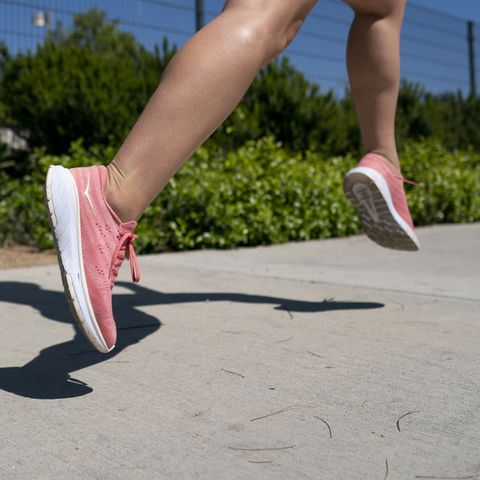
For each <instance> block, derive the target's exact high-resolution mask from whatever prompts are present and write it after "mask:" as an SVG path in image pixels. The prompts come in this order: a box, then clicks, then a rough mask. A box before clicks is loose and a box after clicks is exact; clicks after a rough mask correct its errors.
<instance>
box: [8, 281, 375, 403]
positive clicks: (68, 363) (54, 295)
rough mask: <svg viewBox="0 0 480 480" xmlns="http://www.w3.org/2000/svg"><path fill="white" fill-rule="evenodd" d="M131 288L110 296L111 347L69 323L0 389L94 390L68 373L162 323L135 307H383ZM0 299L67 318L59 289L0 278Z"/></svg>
mask: <svg viewBox="0 0 480 480" xmlns="http://www.w3.org/2000/svg"><path fill="white" fill-rule="evenodd" d="M117 285H121V286H122V287H125V288H127V289H129V290H130V292H132V293H128V294H117V295H114V300H113V301H114V310H115V319H116V321H117V329H118V331H119V335H118V341H117V345H116V347H115V349H114V350H113V352H111V353H109V354H107V355H105V354H102V353H98V352H97V351H95V350H94V349H93V347H91V346H90V345H89V344H88V343H87V342H86V341H85V339H84V338H83V335H82V334H81V333H80V331H79V329H78V328H77V327H76V325H75V324H74V329H75V335H74V338H73V339H72V340H70V341H67V342H63V343H59V344H57V345H52V346H51V347H47V348H45V349H43V350H41V351H40V352H39V354H38V355H37V356H36V357H35V358H33V359H32V360H31V361H30V362H28V363H26V364H25V365H23V366H21V367H3V368H0V389H3V390H5V391H7V392H10V393H13V394H16V395H19V396H22V397H28V398H35V399H57V398H71V397H78V396H82V395H86V394H88V393H90V392H92V391H93V389H92V388H91V387H90V386H89V385H87V384H86V383H84V382H82V381H81V380H78V379H76V378H74V377H72V376H71V374H72V373H73V372H75V371H77V370H81V369H83V368H86V367H89V366H92V365H95V364H97V363H100V362H104V361H106V360H111V359H112V358H113V357H115V356H116V355H118V354H120V353H121V352H122V351H123V350H124V349H125V348H127V347H129V346H131V345H134V344H136V343H138V342H140V341H141V340H143V339H144V338H145V337H147V336H148V335H151V334H152V333H154V332H155V331H156V330H158V329H159V328H160V327H161V322H160V320H159V319H157V318H155V317H153V316H152V315H148V314H146V313H144V312H142V311H141V310H139V309H137V308H136V307H145V306H149V305H168V304H177V303H192V302H205V301H210V302H221V301H230V302H238V303H255V304H270V305H275V307H274V308H275V309H277V310H285V311H288V312H312V313H313V312H327V311H332V310H360V309H375V308H382V307H383V306H384V305H383V304H382V303H375V302H340V301H333V300H323V301H321V302H308V301H301V300H292V299H286V298H278V297H270V296H262V295H247V294H241V293H207V292H205V293H203V292H198V293H163V292H158V291H156V290H151V289H149V288H146V287H142V286H140V285H137V284H131V283H126V282H118V283H117ZM0 302H8V303H16V304H20V305H29V306H32V307H33V308H35V309H36V310H37V311H38V312H39V313H40V315H41V316H42V317H44V318H47V319H49V320H53V321H56V322H62V323H69V324H71V323H72V317H71V314H70V311H69V309H68V307H67V304H66V302H65V298H64V295H63V292H56V291H52V290H43V289H42V288H41V287H39V286H38V285H36V284H33V283H22V282H0Z"/></svg>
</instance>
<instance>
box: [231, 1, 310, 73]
mask: <svg viewBox="0 0 480 480" xmlns="http://www.w3.org/2000/svg"><path fill="white" fill-rule="evenodd" d="M257 1H258V0H255V2H257ZM289 1H290V0H289ZM309 1H310V3H312V4H314V3H316V1H317V0H309ZM232 3H233V2H232ZM267 5H268V7H266V6H265V3H264V2H258V3H257V4H256V6H255V7H250V8H247V9H243V10H241V9H239V10H238V11H237V12H236V14H237V16H236V21H235V25H236V33H237V39H238V41H240V42H241V43H242V44H243V45H244V46H245V48H252V49H255V50H256V51H258V52H259V53H261V55H262V58H263V63H264V64H265V63H268V62H269V61H271V60H273V59H274V58H275V57H276V56H278V55H279V54H280V53H281V52H282V51H283V50H284V49H285V48H286V47H287V46H288V45H289V44H290V43H291V42H292V40H293V39H294V38H295V36H296V35H297V33H298V31H299V30H300V28H301V26H302V24H303V21H304V18H305V16H306V14H305V15H302V14H297V15H285V16H282V15H279V9H278V8H274V7H271V6H270V5H271V3H268V4H267ZM257 6H258V7H257ZM289 13H291V12H289Z"/></svg>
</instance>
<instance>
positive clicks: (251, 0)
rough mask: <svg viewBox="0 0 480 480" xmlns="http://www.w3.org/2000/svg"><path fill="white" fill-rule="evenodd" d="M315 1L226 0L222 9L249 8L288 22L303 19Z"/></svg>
mask: <svg viewBox="0 0 480 480" xmlns="http://www.w3.org/2000/svg"><path fill="white" fill-rule="evenodd" d="M317 2H318V0H227V1H226V2H225V6H224V7H223V9H224V10H227V9H230V8H240V9H245V10H250V11H254V12H258V13H259V14H265V15H267V16H268V17H270V18H272V19H278V21H283V22H285V23H287V24H288V23H293V22H296V21H298V20H301V21H303V20H304V19H305V18H306V16H307V15H308V14H309V12H310V10H311V9H312V8H313V7H314V6H315V4H316V3H317Z"/></svg>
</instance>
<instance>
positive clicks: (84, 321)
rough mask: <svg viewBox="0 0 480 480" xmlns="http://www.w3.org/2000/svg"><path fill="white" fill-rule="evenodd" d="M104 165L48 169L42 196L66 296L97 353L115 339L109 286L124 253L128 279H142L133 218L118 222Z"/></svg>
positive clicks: (114, 277)
mask: <svg viewBox="0 0 480 480" xmlns="http://www.w3.org/2000/svg"><path fill="white" fill-rule="evenodd" d="M107 179H108V174H107V169H106V168H105V167H103V166H93V167H86V168H72V169H66V168H63V167H61V166H59V165H55V166H51V167H50V168H49V170H48V174H47V181H46V184H45V196H46V203H47V207H48V212H49V216H50V220H51V227H52V231H53V234H54V235H53V236H54V239H55V244H56V247H57V254H58V260H59V265H60V272H61V275H62V280H63V286H64V289H65V296H66V298H67V302H68V303H69V305H70V309H71V311H72V313H73V316H74V317H75V320H76V321H77V322H78V324H79V326H80V328H81V330H82V331H83V333H84V334H85V336H86V337H87V339H88V340H89V341H90V343H91V344H92V345H93V346H94V347H95V348H96V349H97V350H98V351H100V352H103V353H106V352H109V351H111V350H112V349H113V348H114V346H115V342H116V339H117V331H116V326H115V320H114V318H113V311H112V288H113V285H114V282H115V279H116V277H117V275H118V270H119V268H120V266H121V264H122V262H123V260H124V259H125V257H126V256H127V257H128V258H129V259H130V267H131V271H132V278H133V280H134V281H135V282H138V281H139V279H140V274H139V271H138V264H137V261H136V256H135V251H134V249H133V245H132V242H133V241H134V240H135V238H136V236H135V235H134V233H133V231H134V229H135V226H136V222H135V221H133V220H132V221H130V222H122V221H121V220H120V219H119V218H118V216H117V215H116V213H115V212H114V211H113V210H112V208H111V207H110V205H109V204H108V203H107V201H106V199H105V189H106V185H107Z"/></svg>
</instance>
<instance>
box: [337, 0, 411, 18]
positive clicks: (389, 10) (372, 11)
mask: <svg viewBox="0 0 480 480" xmlns="http://www.w3.org/2000/svg"><path fill="white" fill-rule="evenodd" d="M343 1H344V2H345V3H346V4H347V5H349V6H350V7H351V8H352V9H353V10H354V11H355V12H356V13H364V14H367V15H368V14H369V15H378V16H381V17H385V16H387V15H391V14H395V13H401V12H403V9H404V8H405V4H406V3H407V2H406V0H343Z"/></svg>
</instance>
